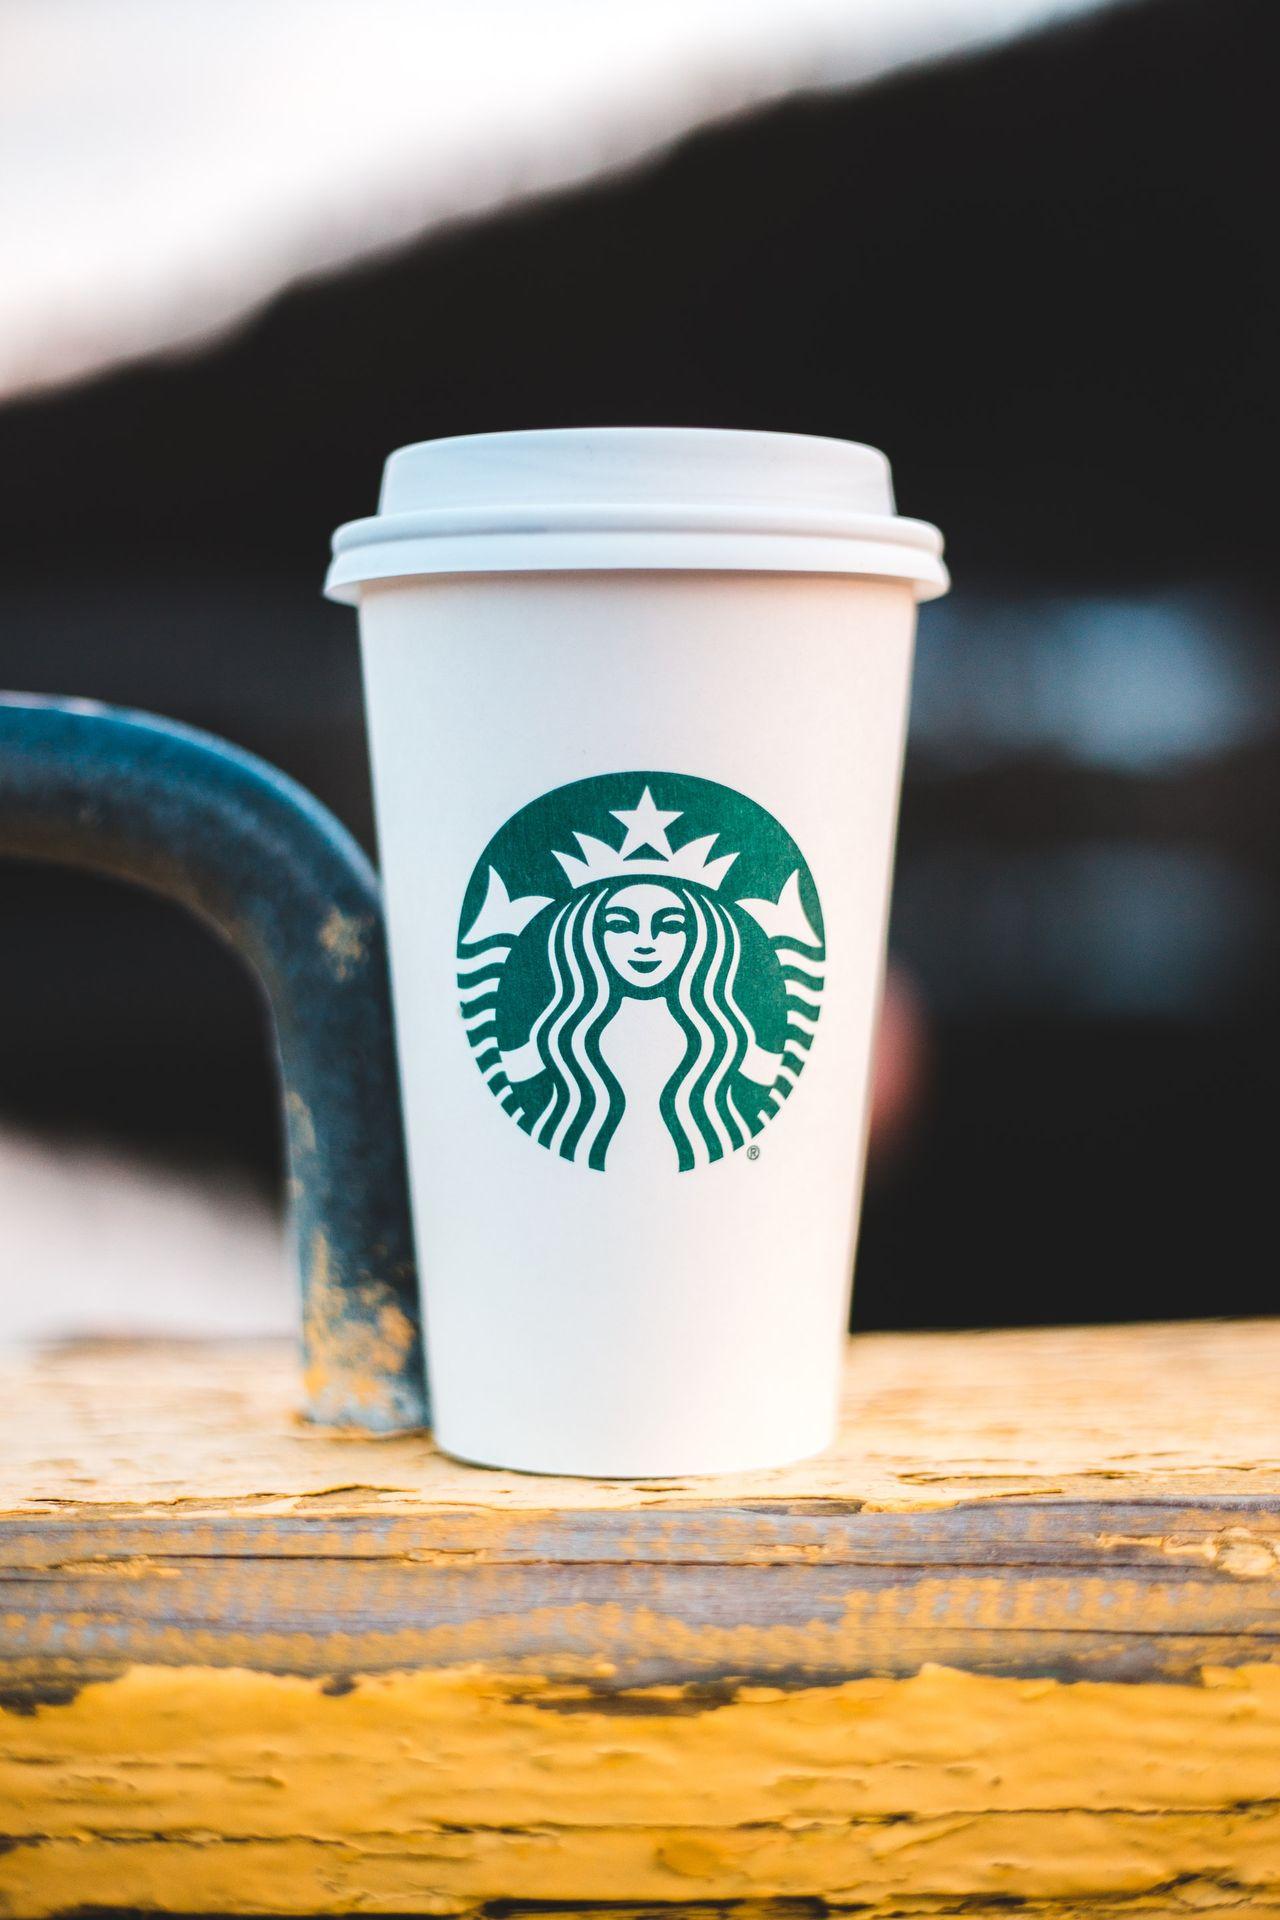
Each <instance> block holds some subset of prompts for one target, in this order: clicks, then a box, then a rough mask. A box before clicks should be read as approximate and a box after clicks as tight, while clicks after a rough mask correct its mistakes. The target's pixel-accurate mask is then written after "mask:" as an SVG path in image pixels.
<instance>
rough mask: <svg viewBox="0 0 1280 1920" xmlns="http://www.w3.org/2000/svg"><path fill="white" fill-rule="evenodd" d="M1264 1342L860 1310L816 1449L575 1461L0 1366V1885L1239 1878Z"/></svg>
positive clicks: (645, 1884)
mask: <svg viewBox="0 0 1280 1920" xmlns="http://www.w3.org/2000/svg"><path fill="white" fill-rule="evenodd" d="M1278 1362H1280V1326H1277V1325H1273V1324H1270V1323H1253V1324H1251V1325H1247V1326H1246V1325H1237V1326H1230V1325H1226V1324H1218V1325H1210V1326H1207V1327H1181V1328H1179V1327H1165V1328H1124V1329H1110V1330H1104V1331H1097V1330H1092V1331H1091V1330H1079V1331H1073V1332H1066V1333H1015V1334H997V1335H978V1336H973V1335H931V1336H922V1337H912V1338H894V1337H888V1336H884V1337H878V1338H875V1339H869V1340H863V1341H859V1342H856V1343H855V1344H854V1347H853V1349H852V1352H851V1357H850V1363H849V1376H848V1388H847V1394H846V1406H845V1421H844V1426H843V1429H842V1434H841V1439H840V1443H839V1445H838V1446H837V1447H836V1448H835V1449H834V1450H833V1452H832V1453H831V1454H830V1455H829V1456H827V1457H825V1458H824V1459H823V1460H821V1461H818V1462H811V1463H807V1464H803V1465H801V1466H799V1467H795V1468H790V1469H787V1470H785V1471H783V1472H780V1473H777V1474H767V1475H753V1476H749V1477H744V1478H737V1479H733V1480H724V1481H719V1480H717V1481H691V1482H687V1483H680V1482H670V1481H668V1482H662V1483H647V1484H634V1483H632V1484H614V1483H604V1482H586V1481H555V1480H547V1479H539V1478H535V1477H527V1476H518V1475H503V1474H489V1473H485V1472H482V1471H480V1470H477V1469H473V1468H466V1467H462V1466H459V1465H457V1464H456V1463H453V1462H450V1461H447V1460H445V1459H443V1458H442V1457H441V1456H440V1455H438V1454H437V1453H435V1451H434V1450H433V1449H432V1448H431V1446H430V1444H429V1442H428V1441H427V1440H426V1439H425V1438H423V1437H421V1436H418V1437H413V1436H411V1437H407V1438H400V1439H394V1440H388V1441H379V1442H353V1441H351V1440H349V1439H340V1438H336V1437H334V1436H330V1435H325V1434H317V1433H316V1432H314V1430H308V1429H306V1428H303V1427H300V1426H298V1425H297V1424H296V1423H294V1422H293V1421H292V1419H291V1415H290V1399H291V1394H292V1391H293V1382H292V1379H291V1373H290V1366H291V1359H290V1356H289V1355H288V1354H286V1353H284V1352H282V1351H278V1350H264V1349H259V1348H236V1347H222V1348H211V1347H202V1346H193V1347H190V1348H173V1347H170V1348H160V1349H150V1350H145V1351H140V1350H137V1349H130V1348H127V1347H105V1348H104V1347H98V1348H95V1347H84V1348H77V1349H68V1350H65V1351H62V1352H58V1353H51V1354H45V1355H42V1356H40V1357H39V1358H37V1359H35V1360H31V1359H28V1360H25V1361H23V1360H20V1359H14V1360H10V1361H9V1362H7V1363H4V1364H3V1365H0V1407H2V1408H3V1410H4V1419H5V1443H6V1444H5V1447H4V1450H3V1455H2V1457H0V1703H2V1704H3V1705H4V1706H5V1708H6V1711H4V1712H3V1713H0V1913H8V1914H33V1915H35V1914H44V1913H54V1912H59V1911H62V1910H67V1909H73V1908H77V1907H86V1906H96V1907H101V1906H102V1905H103V1904H107V1905H110V1906H113V1907H134V1908H143V1909H154V1910H157V1911H164V1912H168V1913H182V1912H186V1913H188V1914H190V1913H199V1912H205V1913H207V1912H210V1911H220V1912H228V1913H230V1912H236V1913H259V1914H268V1913H277V1912H279V1913H293V1914H305V1913H308V1912H314V1913H320V1912H336V1911H365V1912H384V1913H390V1912H473V1911H476V1910H478V1909H484V1908H491V1907H492V1906H493V1904H494V1903H499V1904H501V1905H503V1907H504V1911H505V1906H506V1904H507V1903H511V1902H518V1901H525V1902H528V1901H530V1900H534V1901H541V1902H549V1903H552V1904H553V1905H554V1904H555V1903H563V1904H564V1905H565V1906H566V1907H569V1908H571V1907H573V1906H575V1905H577V1904H579V1903H582V1902H593V1901H594V1902H606V1903H610V1904H611V1905H612V1904H619V1903H625V1902H627V1901H631V1902H640V1903H645V1910H646V1911H648V1912H650V1913H652V1912H653V1911H654V1909H655V1907H656V1908H659V1909H662V1908H667V1909H671V1910H679V1911H682V1912H683V1911H685V1910H687V1909H689V1903H691V1902H693V1903H698V1902H703V1903H705V1902H707V1901H709V1900H710V1901H713V1902H717V1903H721V1904H720V1905H718V1906H716V1907H714V1908H711V1907H706V1906H705V1905H704V1906H703V1908H702V1909H701V1910H702V1911H703V1912H706V1913H708V1914H710V1913H711V1912H712V1911H715V1912H731V1911H736V1913H737V1915H739V1916H741V1920H746V1916H747V1915H748V1914H755V1913H763V1912H765V1911H769V1912H771V1913H773V1914H775V1915H777V1916H779V1920H783V1917H784V1916H785V1915H786V1914H787V1913H788V1912H790V1913H792V1914H796V1913H798V1912H804V1913H809V1912H812V1911H813V1910H814V1903H820V1904H823V1905H833V1906H844V1907H850V1908H853V1907H857V1908H860V1909H861V1910H862V1911H863V1912H867V1913H871V1914H887V1913H890V1912H892V1913H895V1914H899V1913H912V1912H914V1913H924V1912H929V1913H957V1912H961V1911H963V1912H966V1913H969V1914H973V1913H980V1912H983V1911H993V1912H994V1911H996V1910H997V1909H999V1910H1000V1911H1004V1910H1006V1909H1007V1907H1008V1905H1009V1903H1011V1902H1014V1903H1017V1904H1018V1905H1019V1910H1020V1911H1021V1910H1025V1911H1026V1912H1027V1913H1028V1914H1036V1913H1041V1914H1043V1915H1045V1916H1046V1920H1056V1916H1059V1915H1062V1914H1066V1913H1072V1914H1083V1913H1107V1914H1117V1915H1118V1914H1120V1913H1139V1912H1141V1913H1144V1914H1152V1913H1162V1912H1163V1913H1174V1912H1177V1913H1183V1914H1185V1913H1187V1912H1189V1911H1197V1912H1199V1911H1203V1910H1206V1909H1208V1910H1210V1911H1212V1910H1214V1909H1215V1908H1217V1909H1221V1910H1227V1909H1232V1910H1235V1911H1247V1912H1250V1913H1255V1912H1256V1913H1259V1914H1265V1913H1268V1912H1280V1653H1278V1652H1277V1641H1278V1640H1280V1417H1278V1416H1280V1364H1277V1363H1278ZM5 1848H7V1851H5V1850H4V1849H5ZM788 1901H790V1902H792V1903H795V1902H797V1901H799V1902H805V1903H809V1904H807V1905H805V1906H803V1907H801V1908H797V1907H796V1906H795V1905H794V1904H793V1905H792V1906H791V1907H790V1908H788V1907H787V1905H786V1903H787V1902H788ZM744 1902H746V1903H748V1904H747V1905H746V1906H744V1905H743V1904H742V1903H744ZM762 1902H763V1903H764V1906H763V1907H761V1906H760V1904H759V1903H762ZM726 1903H727V1904H726ZM779 1903H781V1905H780V1904H779ZM992 1903H994V1905H993V1904H992Z"/></svg>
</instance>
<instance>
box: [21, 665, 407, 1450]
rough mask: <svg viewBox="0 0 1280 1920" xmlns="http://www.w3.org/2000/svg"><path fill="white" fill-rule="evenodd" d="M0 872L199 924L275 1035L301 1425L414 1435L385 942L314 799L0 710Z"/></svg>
mask: <svg viewBox="0 0 1280 1920" xmlns="http://www.w3.org/2000/svg"><path fill="white" fill-rule="evenodd" d="M0 854H4V855H13V856H17V857H19V858H22V859H31V860H43V861H52V862H55V863H57V864H59V865H62V866H72V867H88V868H91V869H93V870H94V871H96V872H99V873H105V874H113V875H116V876H118V877H120V878H122V879H125V880H132V881H136V882H137V883H138V884H140V885H142V886H144V887H149V888H151V889H152V890H153V891H155V892H157V893H161V894H165V895H167V896H168V897H169V898H170V899H171V900H177V901H180V902H181V903H182V905H183V906H186V907H189V908H190V909H191V910H192V912H194V913H196V914H198V915H199V916H200V917H201V918H202V919H204V920H206V921H207V922H209V923H210V924H211V925H212V926H213V927H214V928H216V930H217V931H218V932H219V933H220V934H221V935H222V936H223V938H224V939H225V940H227V941H229V942H230V944H231V945H232V946H233V947H235V948H236V949H237V950H238V951H239V952H240V953H241V954H243V955H244V957H245V959H246V960H247V961H248V962H249V964H250V965H251V966H252V968H253V969H254V971H255V972H256V973H257V975H258V978H259V980H260V981H261V982H262V985H263V987H264V989H265V991H266V995H267V999H268V1000H269V1002H270V1005H271V1010H272V1014H273V1016H274V1021H275V1031H276V1040H277V1044H278V1048H279V1054H280V1066H281V1073H282V1077H283V1081H284V1108H285V1123H286V1133H287V1140H288V1157H289V1193H290V1198H291V1202H292V1212H293V1224H294V1233H295V1237H296V1241H297V1248H298V1259H299V1265H300V1267H301V1273H302V1308H303V1312H302V1341H303V1357H304V1367H305V1382H306V1407H305V1411H306V1414H307V1416H308V1418H310V1419H312V1420H316V1421H320V1422H323V1423H325V1424H327V1425H334V1426H346V1427H356V1428H362V1429H364V1430H366V1431H368V1432H373V1433H390V1432H396V1431H398V1430H402V1429H406V1428H413V1427H421V1426H423V1425H425V1424H426V1421H427V1417H428V1410H427V1400H426V1384H425V1375H424V1372H423V1352H422V1328H421V1315H420V1311H419V1303H418V1290H417V1275H416V1269H415V1265H414V1258H413V1239H412V1230H411V1226H410V1220H409V1203H408V1188H407V1183H406V1176H405V1161H404V1144H403V1133H402V1128H401V1121H400V1100H399V1092H398V1082H397V1075H396V1059H395V1041H394V1036H393V1032H392V1023H391V1004H390V996H389V993H388V986H387V958H386V936H385V931H384V924H383V917H382V903H381V896H380V891H379V887H378V881H377V876H376V875H375V873H374V871H373V869H372V867H371V866H370V864H369V862H368V861H367V860H366V858H365V856H364V854H363V853H362V852H361V851H360V849H359V847H358V846H357V845H356V843H355V841H354V840H353V839H352V838H351V835H350V834H349V833H348V832H347V831H346V829H345V828H344V827H343V826H342V825H341V824H340V823H339V822H338V821H337V820H336V819H335V818H334V817H333V815H332V814H331V813H329V812H328V810H327V809H326V808H325V807H322V806H321V805H320V803H319V801H318V800H316V799H314V798H313V796H312V795H311V794H309V793H307V792H306V791H305V789H304V788H302V787H300V786H298V785H297V784H296V783H295V782H294V781H292V780H290V779H289V778H288V777H287V776H286V775H285V774H283V773H280V772H279V771H278V770H277V769H276V768H275V767H272V766H269V765H268V764H267V763H266V762H265V761H263V760H259V759H257V758H256V757H255V756H254V755H252V754H248V753H243V752H241V751H240V749H239V748H237V747H233V746H230V745H229V744H228V743H227V742H226V741H223V740H218V739H215V738H214V737H213V735H211V734H206V733H200V732H197V731H196V729H194V728H192V727H184V726H179V725H177V724H176V723H174V722H172V721H168V720H160V719H156V718H154V717H152V716H151V715H149V714H141V713H127V712H123V711H121V710H119V709H115V708H111V707H103V706H98V705H95V704H93V703H91V702H88V701H81V700H54V699H44V698H41V697H39V696H37V695H33V694H0Z"/></svg>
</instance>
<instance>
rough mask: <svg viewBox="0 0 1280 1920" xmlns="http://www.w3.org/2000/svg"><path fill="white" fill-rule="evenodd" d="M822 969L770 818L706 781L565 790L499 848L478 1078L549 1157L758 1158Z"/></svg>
mask: <svg viewBox="0 0 1280 1920" xmlns="http://www.w3.org/2000/svg"><path fill="white" fill-rule="evenodd" d="M825 961H826V947H825V944H824V939H823V926H822V908H821V905H820V903H819V900H818V893H817V889H816V887H815V886H814V883H813V878H812V876H811V874H810V872H809V869H808V867H807V865H806V864H805V861H804V857H803V855H802V854H801V852H800V850H799V848H798V847H797V846H796V844H795V842H794V841H793V840H792V839H791V836H790V835H789V834H788V833H787V832H786V831H785V829H784V828H783V827H782V826H780V825H779V823H778V821H776V820H775V819H774V818H773V816H772V815H771V814H768V813H766V812H765V811H764V809H763V808H762V807H758V806H757V805H756V804H755V802H754V801H752V800H749V799H747V798H746V796H745V795H744V794H741V793H736V792H734V790H733V789H732V788H731V787H722V786H717V785H716V784H715V783H714V782H713V781H710V780H699V779H695V778H693V777H692V776H691V775H687V774H673V773H619V774H605V775H601V776H599V777H597V778H595V779H591V780H576V781H574V782H573V783H572V784H571V785H569V786H565V787H557V788H556V789H555V790H554V791H553V792H551V793H547V794H544V795H543V796H542V797H541V798H540V799H538V800H534V801H532V802H531V803H530V805H528V806H527V807H523V808H522V809H521V810H520V812H519V813H517V814H515V815H513V817H512V818H511V819H510V820H508V821H507V823H506V825H505V826H504V827H503V828H502V829H501V830H500V831H499V832H498V833H497V834H495V835H494V837H493V839H492V840H491V841H490V843H489V845H488V846H487V847H486V848H485V850H484V852H483V854H482V855H481V856H480V859H479V861H478V862H477V864H476V868H475V871H474V873H473V874H472V876H471V881H470V884H469V886H468V888H467V893H466V898H465V899H464V901H463V906H462V917H461V923H460V936H459V941H458V987H459V997H460V1004H461V1010H462V1020H463V1025H464V1028H465V1030H466V1034H467V1038H468V1040H469V1041H470V1043H471V1047H472V1049H473V1051H474V1054H475V1060H476V1065H477V1067H478V1068H479V1069H480V1072H481V1074H482V1075H483V1076H484V1079H485V1082H486V1084H487V1085H488V1087H489V1089H490V1091H491V1092H492V1093H493V1094H494V1096H495V1097H496V1099H497V1100H498V1101H499V1102H500V1103H501V1105H502V1106H503V1107H504V1108H505V1109H506V1111H507V1113H509V1114H510V1116H511V1118H512V1119H513V1120H514V1121H515V1122H516V1124H517V1125H518V1126H520V1127H521V1128H522V1129H523V1130H524V1132H525V1133H527V1134H529V1135H530V1137H531V1138H532V1139H534V1140H536V1141H537V1142H538V1144H539V1145H540V1146H543V1147H548V1148H549V1149H550V1150H551V1152H553V1153H558V1154H559V1155H560V1156H561V1157H562V1158H563V1159H565V1160H572V1161H575V1162H576V1163H578V1164H579V1165H581V1166H584V1167H593V1168H596V1169H597V1170H610V1169H615V1168H617V1167H619V1166H622V1165H624V1164H625V1165H629V1166H631V1167H634V1168H638V1169H640V1170H642V1171H644V1172H660V1171H662V1170H664V1169H669V1170H670V1171H672V1172H675V1171H676V1170H677V1169H678V1170H679V1171H681V1172H688V1171H689V1170H690V1169H691V1168H693V1167H699V1166H705V1165H707V1164H709V1163H710V1162H711V1161H714V1160H720V1159H723V1158H724V1156H725V1155H726V1154H730V1153H734V1152H736V1151H737V1150H738V1148H740V1147H747V1146H749V1145H750V1143H751V1142H752V1141H753V1140H754V1139H755V1137H756V1136H757V1135H758V1134H759V1133H760V1132H761V1131H762V1130H763V1128H764V1127H765V1126H767V1125H768V1123H769V1122H770V1121H771V1120H772V1119H773V1118H774V1116H775V1115H776V1114H777V1113H778V1112H779V1111H780V1110H781V1108H782V1107H783V1105H784V1104H785V1102H786V1101H787V1100H788V1098H789V1097H790V1095H791V1092H792V1089H793V1088H794V1087H795V1084H796V1082H797V1080H798V1079H799V1078H800V1075H801V1074H802V1073H803V1071H804V1066H805V1061H806V1059H807V1058H808V1054H809V1049H810V1047H811V1046H812V1044H813V1038H814V1032H815V1029H816V1027H817V1022H818V1010H819V1004H820V1001H821V997H822V984H823V975H824V967H825ZM751 1157H753V1158H754V1155H752V1156H751Z"/></svg>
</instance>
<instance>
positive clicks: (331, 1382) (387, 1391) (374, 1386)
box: [302, 1228, 418, 1427]
mask: <svg viewBox="0 0 1280 1920" xmlns="http://www.w3.org/2000/svg"><path fill="white" fill-rule="evenodd" d="M302 1337H303V1347H304V1350H305V1354H306V1364H305V1368H304V1373H303V1383H304V1385H305V1387H306V1391H307V1399H308V1402H309V1403H310V1406H311V1408H312V1413H313V1418H316V1419H318V1420H320V1421H322V1422H324V1421H332V1422H335V1423H344V1422H346V1421H347V1420H349V1418H350V1413H351V1410H352V1409H357V1410H359V1411H360V1412H362V1413H364V1414H366V1415H368V1414H369V1413H370V1412H376V1411H378V1410H385V1414H386V1418H385V1420H380V1421H379V1422H378V1423H377V1424H379V1425H384V1424H385V1425H390V1426H397V1427H398V1426H400V1425H401V1424H402V1423H401V1421H400V1420H398V1419H396V1418H395V1417H394V1414H395V1411H396V1409H395V1404H394V1389H395V1387H396V1386H397V1385H398V1383H399V1382H400V1381H401V1379H402V1378H403V1376H404V1373H405V1370H406V1366H407V1365H408V1364H409V1363H411V1362H412V1360H413V1358H414V1356H415V1352H416V1349H417V1344H418V1329H417V1327H416V1325H415V1324H414V1322H413V1321H412V1320H411V1319H410V1318H409V1316H408V1314H407V1313H405V1311H404V1309H403V1306H402V1305H401V1302H400V1298H399V1297H398V1296H397V1294H396V1293H395V1292H394V1291H393V1290H392V1288H391V1287H389V1286H388V1285H387V1284H386V1282H385V1281H382V1280H374V1279H370V1278H361V1279H359V1280H357V1281H356V1282H355V1283H354V1284H352V1282H351V1281H349V1280H347V1279H345V1278H343V1277H342V1276H341V1275H340V1274H339V1272H338V1269H337V1266H336V1263H335V1260H334V1256H333V1249H332V1247H331V1246H330V1244H329V1241H328V1239H327V1237H326V1235H325V1233H324V1231H323V1230H322V1229H321V1228H317V1229H316V1231H315V1232H314V1233H313V1234H312V1236H311V1241H310V1247H309V1257H308V1260H307V1286H306V1296H305V1302H304V1308H303V1336H302ZM357 1424H359V1425H360V1426H364V1425H366V1424H369V1423H368V1422H367V1420H362V1421H359V1422H358V1423H357Z"/></svg>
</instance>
